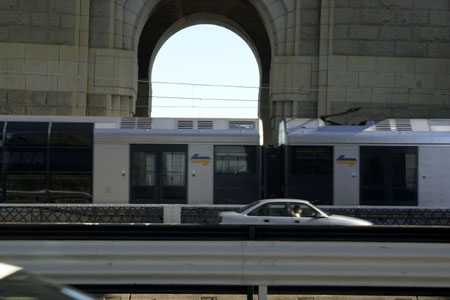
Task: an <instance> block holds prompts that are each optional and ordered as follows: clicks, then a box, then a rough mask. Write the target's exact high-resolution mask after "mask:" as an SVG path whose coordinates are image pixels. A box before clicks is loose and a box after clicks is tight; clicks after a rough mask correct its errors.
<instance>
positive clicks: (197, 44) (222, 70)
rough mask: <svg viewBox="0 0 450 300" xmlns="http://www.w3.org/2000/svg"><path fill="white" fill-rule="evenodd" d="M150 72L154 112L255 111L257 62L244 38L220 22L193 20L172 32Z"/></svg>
mask: <svg viewBox="0 0 450 300" xmlns="http://www.w3.org/2000/svg"><path fill="white" fill-rule="evenodd" d="M151 78H152V82H153V85H152V87H153V96H154V98H153V105H152V116H153V117H191V118H195V117H216V118H224V117H237V118H255V117H257V107H258V86H259V69H258V63H257V61H256V58H255V56H254V54H253V52H252V50H251V49H250V47H249V46H248V45H247V43H246V42H245V41H244V40H243V39H242V38H241V37H239V36H238V35H236V34H235V33H233V32H232V31H230V30H228V29H225V28H223V27H219V26H215V25H196V26H192V27H188V28H186V29H183V30H181V31H179V32H177V33H176V34H174V35H173V36H172V37H171V38H170V39H169V40H168V41H167V42H166V43H165V44H164V45H163V46H162V48H161V49H160V51H159V52H158V54H157V57H156V60H155V63H154V65H153V69H152V76H151ZM160 82H171V83H194V84H207V85H228V86H230V85H231V86H245V87H253V88H238V87H221V86H198V85H183V84H165V83H164V84H162V83H160ZM158 96H159V97H163V98H158ZM180 98H192V99H180ZM208 99H224V100H208ZM232 99H233V100H232ZM234 99H235V100H234Z"/></svg>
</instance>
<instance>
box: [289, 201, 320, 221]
mask: <svg viewBox="0 0 450 300" xmlns="http://www.w3.org/2000/svg"><path fill="white" fill-rule="evenodd" d="M295 206H297V207H299V208H300V211H301V213H300V217H303V218H312V217H315V216H316V215H317V211H316V210H315V209H313V208H312V207H311V206H309V205H307V204H303V203H289V204H288V211H289V212H292V211H294V207H295Z"/></svg>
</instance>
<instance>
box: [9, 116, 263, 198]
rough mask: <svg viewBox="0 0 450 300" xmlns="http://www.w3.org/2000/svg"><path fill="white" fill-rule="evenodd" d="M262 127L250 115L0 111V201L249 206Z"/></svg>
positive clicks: (256, 191)
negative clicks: (150, 115) (84, 114)
mask: <svg viewBox="0 0 450 300" xmlns="http://www.w3.org/2000/svg"><path fill="white" fill-rule="evenodd" d="M260 132H262V130H261V125H260V122H259V121H258V120H255V119H252V120H250V119H247V120H242V119H239V120H237V119H236V120H234V119H227V120H220V119H164V118H160V119H155V118H154V119H149V118H103V117H33V116H0V158H1V159H0V171H1V172H0V200H1V201H2V202H7V203H61V202H64V203H100V204H128V203H131V204H173V203H177V204H213V203H216V204H225V203H226V204H237V203H248V202H251V201H254V200H257V199H258V198H259V197H260V196H261V187H260V182H261V180H260V175H259V174H261V172H260V161H261V150H260V145H261V136H260Z"/></svg>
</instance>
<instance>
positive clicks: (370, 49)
mask: <svg viewBox="0 0 450 300" xmlns="http://www.w3.org/2000/svg"><path fill="white" fill-rule="evenodd" d="M335 3H336V9H335V14H334V15H335V18H334V20H335V28H334V37H333V38H334V45H333V52H334V54H337V55H362V56H388V57H431V58H450V7H449V5H450V4H449V2H448V1H447V0H433V1H423V0H406V1H404V0H403V1H400V0H383V1H381V0H379V1H378V0H377V1H351V0H335Z"/></svg>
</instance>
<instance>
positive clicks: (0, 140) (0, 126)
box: [0, 122, 5, 202]
mask: <svg viewBox="0 0 450 300" xmlns="http://www.w3.org/2000/svg"><path fill="white" fill-rule="evenodd" d="M4 126H5V123H4V122H0V202H3V201H5V197H4V196H5V194H4V191H5V188H4V186H3V184H4V180H3V176H4V174H3V143H4V142H3V128H4Z"/></svg>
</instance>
